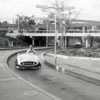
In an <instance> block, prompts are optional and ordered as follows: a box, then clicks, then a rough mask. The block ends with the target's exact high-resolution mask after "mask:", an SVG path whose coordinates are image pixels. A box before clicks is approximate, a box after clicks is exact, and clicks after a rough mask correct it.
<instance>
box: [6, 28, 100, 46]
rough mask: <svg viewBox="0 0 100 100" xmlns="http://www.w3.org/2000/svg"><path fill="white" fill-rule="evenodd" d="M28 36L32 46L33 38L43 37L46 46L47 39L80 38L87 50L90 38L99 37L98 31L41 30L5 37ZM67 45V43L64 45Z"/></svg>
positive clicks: (9, 34)
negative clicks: (82, 39)
mask: <svg viewBox="0 0 100 100" xmlns="http://www.w3.org/2000/svg"><path fill="white" fill-rule="evenodd" d="M20 35H22V36H29V37H31V38H32V43H33V44H34V39H35V37H45V38H46V46H48V38H49V37H53V38H55V37H56V38H57V39H58V38H59V37H62V36H63V37H65V38H66V39H69V38H68V37H82V38H84V43H85V47H86V48H89V47H90V46H91V38H92V37H100V30H69V31H66V32H63V33H58V32H56V33H55V31H53V30H48V31H46V30H44V31H43V30H42V32H41V31H40V30H39V31H33V30H32V31H24V32H23V33H7V36H11V37H16V36H20ZM66 45H67V43H66Z"/></svg>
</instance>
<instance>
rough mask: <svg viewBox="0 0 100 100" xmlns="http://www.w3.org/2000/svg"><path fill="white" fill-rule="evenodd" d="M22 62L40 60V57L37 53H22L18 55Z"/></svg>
mask: <svg viewBox="0 0 100 100" xmlns="http://www.w3.org/2000/svg"><path fill="white" fill-rule="evenodd" d="M18 59H19V61H20V62H26V61H34V62H38V57H37V56H36V55H35V54H21V55H19V56H18Z"/></svg>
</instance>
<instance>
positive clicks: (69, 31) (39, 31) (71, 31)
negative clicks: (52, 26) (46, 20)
mask: <svg viewBox="0 0 100 100" xmlns="http://www.w3.org/2000/svg"><path fill="white" fill-rule="evenodd" d="M22 33H55V30H37V31H36V30H28V31H23V32H22ZM58 33H59V32H58ZM65 33H100V30H67V31H66V32H65Z"/></svg>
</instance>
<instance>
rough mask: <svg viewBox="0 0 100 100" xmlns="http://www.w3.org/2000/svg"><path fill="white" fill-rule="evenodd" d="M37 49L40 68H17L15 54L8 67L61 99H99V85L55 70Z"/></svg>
mask: <svg viewBox="0 0 100 100" xmlns="http://www.w3.org/2000/svg"><path fill="white" fill-rule="evenodd" d="M41 53H42V52H41V51H38V55H39V57H40V60H41V63H42V68H41V69H40V70H17V69H16V68H15V66H14V62H15V59H16V56H14V57H13V58H12V59H10V61H9V68H10V69H11V70H12V71H13V72H14V73H16V74H18V75H20V76H21V77H22V78H24V79H25V80H27V81H28V82H30V83H32V84H35V85H36V86H39V87H40V88H42V89H44V90H46V91H47V92H49V93H51V94H53V95H55V96H56V97H58V98H60V99H62V100H100V86H98V85H94V84H91V83H88V82H86V81H83V80H80V79H77V78H74V77H72V76H69V75H66V74H64V73H61V72H57V71H56V70H53V69H51V68H49V67H48V66H46V65H45V64H44V62H43V60H42V57H41Z"/></svg>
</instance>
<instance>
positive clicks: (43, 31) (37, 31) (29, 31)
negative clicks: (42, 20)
mask: <svg viewBox="0 0 100 100" xmlns="http://www.w3.org/2000/svg"><path fill="white" fill-rule="evenodd" d="M54 32H55V30H28V31H23V32H22V33H54Z"/></svg>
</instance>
